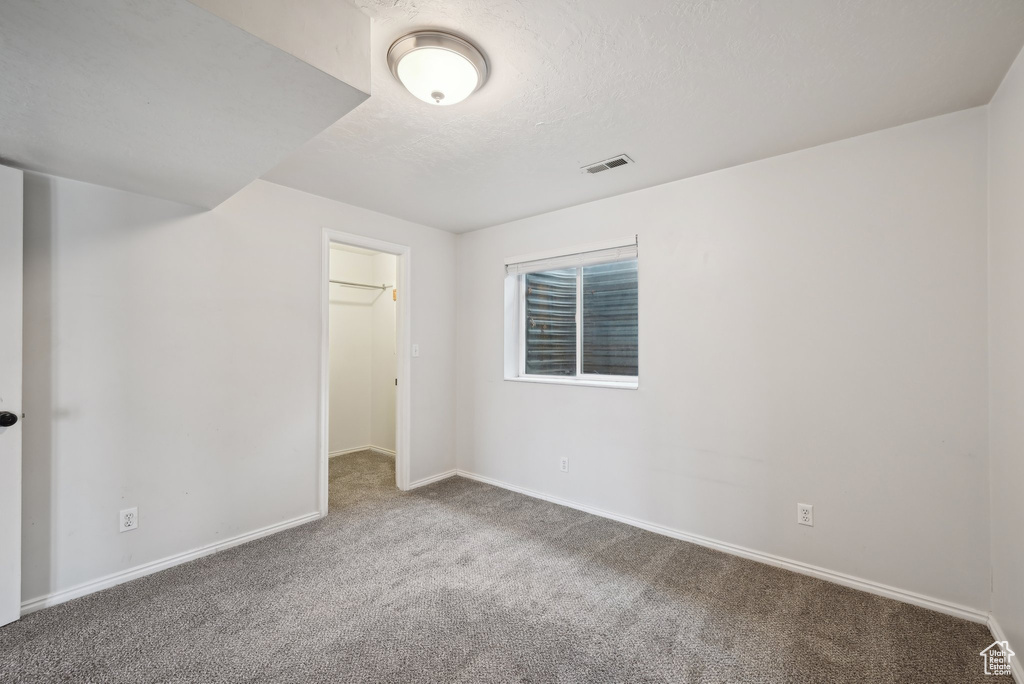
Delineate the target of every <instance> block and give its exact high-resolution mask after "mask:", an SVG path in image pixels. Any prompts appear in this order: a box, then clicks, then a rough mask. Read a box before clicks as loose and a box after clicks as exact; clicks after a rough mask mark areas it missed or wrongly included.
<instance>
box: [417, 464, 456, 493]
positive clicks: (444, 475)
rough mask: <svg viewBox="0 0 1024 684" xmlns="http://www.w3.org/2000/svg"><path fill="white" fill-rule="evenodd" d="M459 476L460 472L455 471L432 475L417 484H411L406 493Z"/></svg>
mask: <svg viewBox="0 0 1024 684" xmlns="http://www.w3.org/2000/svg"><path fill="white" fill-rule="evenodd" d="M458 474H459V471H457V470H454V469H453V470H448V471H445V472H443V473H440V474H438V475H431V476H430V477H425V478H423V479H422V480H416V481H415V482H411V483H409V486H408V487H406V491H409V490H410V489H416V488H417V487H422V486H424V485H428V484H432V483H434V482H440V481H441V480H447V479H448V478H449V477H455V476H456V475H458Z"/></svg>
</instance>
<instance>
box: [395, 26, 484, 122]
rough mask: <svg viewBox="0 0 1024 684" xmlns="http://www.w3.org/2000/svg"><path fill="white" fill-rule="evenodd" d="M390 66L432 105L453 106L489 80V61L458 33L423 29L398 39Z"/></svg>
mask: <svg viewBox="0 0 1024 684" xmlns="http://www.w3.org/2000/svg"><path fill="white" fill-rule="evenodd" d="M388 66H390V67H391V73H393V74H394V75H395V78H397V79H398V80H399V81H401V83H402V85H404V86H405V87H406V89H408V91H409V92H410V93H412V94H413V95H415V96H416V97H417V98H419V99H420V100H423V101H424V102H427V103H429V104H432V105H442V106H443V105H453V104H456V103H458V102H462V101H463V100H465V99H466V98H467V97H469V96H470V95H472V94H473V93H474V92H475V91H476V90H477V89H478V88H480V86H482V85H483V84H484V81H486V80H487V61H486V60H485V59H484V56H483V55H482V54H481V53H480V51H479V50H478V49H476V47H474V46H473V45H472V44H470V43H468V42H466V41H465V40H463V39H462V38H459V37H458V36H453V35H451V34H448V33H440V32H438V31H419V32H416V33H410V34H409V35H406V36H403V37H401V38H399V39H398V40H396V41H395V42H394V44H393V45H392V46H391V49H390V50H388Z"/></svg>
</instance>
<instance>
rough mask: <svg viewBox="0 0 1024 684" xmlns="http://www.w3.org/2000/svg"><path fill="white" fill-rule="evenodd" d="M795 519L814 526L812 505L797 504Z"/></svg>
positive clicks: (800, 522) (802, 523)
mask: <svg viewBox="0 0 1024 684" xmlns="http://www.w3.org/2000/svg"><path fill="white" fill-rule="evenodd" d="M805 514H806V515H805ZM796 521H797V522H798V523H799V524H801V525H807V526H808V527H814V506H812V505H811V504H797V505H796Z"/></svg>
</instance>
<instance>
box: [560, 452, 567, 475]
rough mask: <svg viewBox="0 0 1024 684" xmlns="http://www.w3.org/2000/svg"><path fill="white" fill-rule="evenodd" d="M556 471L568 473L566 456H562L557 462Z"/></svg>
mask: <svg viewBox="0 0 1024 684" xmlns="http://www.w3.org/2000/svg"><path fill="white" fill-rule="evenodd" d="M558 469H559V470H561V471H562V472H563V473H567V472H569V457H568V456H563V457H562V458H561V459H560V460H559V461H558Z"/></svg>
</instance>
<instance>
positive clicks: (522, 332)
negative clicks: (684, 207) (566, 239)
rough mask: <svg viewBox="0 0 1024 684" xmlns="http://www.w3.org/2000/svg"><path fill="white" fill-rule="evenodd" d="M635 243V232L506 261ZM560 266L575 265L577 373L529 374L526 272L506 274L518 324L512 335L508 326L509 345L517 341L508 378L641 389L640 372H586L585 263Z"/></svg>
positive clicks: (508, 262)
mask: <svg viewBox="0 0 1024 684" xmlns="http://www.w3.org/2000/svg"><path fill="white" fill-rule="evenodd" d="M636 244H637V238H636V236H630V237H629V238H623V239H620V240H614V241H609V242H606V243H600V244H597V245H589V246H587V247H579V248H576V249H571V250H561V251H558V252H546V253H543V254H535V255H529V256H522V257H514V258H510V259H506V260H505V263H506V266H507V265H508V264H511V263H524V262H530V261H540V260H543V259H549V258H557V257H562V256H569V255H575V254H586V253H588V252H598V251H603V250H606V249H614V248H618V247H623V246H627V245H636ZM634 259H636V260H637V261H638V263H639V255H637V256H636V257H628V258H624V259H615V260H610V261H606V262H603V263H615V262H617V261H632V260H634ZM559 268H575V269H576V374H575V375H574V376H563V375H533V374H528V373H527V372H526V285H525V283H526V275H525V274H517V275H512V276H507V277H508V278H510V279H514V287H515V315H514V320H515V325H514V326H513V327H514V330H513V331H512V335H511V336H510V335H509V331H508V330H506V339H505V343H506V345H508V344H509V343H510V342H511V343H512V344H514V345H515V353H516V356H515V358H516V366H515V372H514V373H509V372H507V369H506V374H505V380H509V381H513V382H536V383H541V384H548V385H579V386H583V387H608V388H612V389H638V388H639V386H640V377H639V375H600V374H597V373H588V374H584V373H583V353H582V352H583V321H582V319H581V316H582V314H583V268H584V267H583V266H582V265H579V266H562V267H557V266H556V267H554V268H552V270H558V269H559ZM637 279H638V281H639V269H638V272H637ZM638 284H639V282H638ZM638 351H639V350H638Z"/></svg>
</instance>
